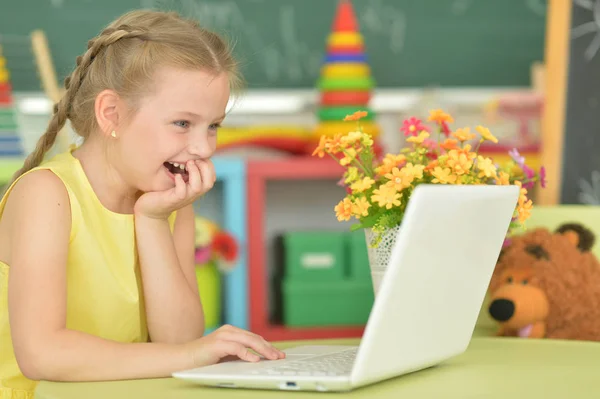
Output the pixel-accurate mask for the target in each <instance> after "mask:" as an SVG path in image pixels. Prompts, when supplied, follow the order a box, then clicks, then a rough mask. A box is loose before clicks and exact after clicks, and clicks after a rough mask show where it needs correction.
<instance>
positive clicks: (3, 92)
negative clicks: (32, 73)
mask: <svg viewBox="0 0 600 399" xmlns="http://www.w3.org/2000/svg"><path fill="white" fill-rule="evenodd" d="M18 130H19V129H18V125H17V118H16V114H15V108H14V102H13V98H12V86H11V84H10V72H9V70H8V66H7V62H6V58H4V56H3V53H2V46H0V156H22V155H23V153H24V151H23V145H22V141H21V137H20V136H19V132H18Z"/></svg>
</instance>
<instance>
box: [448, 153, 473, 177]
mask: <svg viewBox="0 0 600 399" xmlns="http://www.w3.org/2000/svg"><path fill="white" fill-rule="evenodd" d="M468 155H469V156H468ZM471 156H472V155H470V154H469V153H468V152H467V151H459V150H451V151H448V160H447V161H446V165H448V166H449V167H450V168H452V170H453V171H454V172H455V173H456V174H457V175H462V174H465V173H468V171H469V170H470V169H471V166H473V160H472V158H471Z"/></svg>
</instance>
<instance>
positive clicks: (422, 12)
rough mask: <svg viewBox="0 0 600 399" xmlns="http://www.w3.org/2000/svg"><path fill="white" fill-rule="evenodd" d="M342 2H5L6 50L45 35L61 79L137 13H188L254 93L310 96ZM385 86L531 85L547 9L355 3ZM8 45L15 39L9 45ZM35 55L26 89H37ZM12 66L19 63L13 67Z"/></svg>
mask: <svg viewBox="0 0 600 399" xmlns="http://www.w3.org/2000/svg"><path fill="white" fill-rule="evenodd" d="M336 4H337V1H336V0H103V1H98V0H0V7H1V8H0V35H2V36H1V37H0V41H1V40H2V37H4V38H5V39H7V38H8V41H9V42H11V40H10V39H11V38H12V39H14V40H12V42H11V43H9V45H7V46H6V47H7V53H9V54H7V55H8V57H10V51H9V50H10V49H11V48H12V49H13V52H14V51H16V50H15V49H14V47H15V46H16V44H15V43H17V40H16V38H18V37H24V36H25V35H27V34H28V33H29V32H30V31H32V30H34V29H38V28H39V29H43V30H45V31H46V34H47V36H48V41H49V44H50V50H51V53H52V57H53V59H54V61H55V64H56V69H57V73H58V75H59V77H61V78H62V77H64V76H65V75H66V74H67V73H69V71H70V70H71V68H72V67H73V65H74V62H75V58H76V56H77V55H79V54H80V53H81V52H82V51H83V50H84V49H85V45H86V43H87V41H88V39H90V38H91V37H93V36H94V35H96V34H97V33H98V32H99V31H100V30H101V29H102V27H103V26H104V25H106V24H107V23H108V22H110V21H111V20H112V19H113V18H115V17H116V16H118V15H119V14H121V13H123V12H125V11H128V10H130V9H133V8H157V9H166V10H175V11H179V12H181V13H183V14H185V15H186V16H190V17H193V18H196V19H198V20H200V21H201V22H202V23H203V24H205V25H206V26H209V27H211V28H213V29H215V30H217V31H219V32H221V33H226V34H227V35H228V36H229V37H231V39H232V40H233V41H235V43H236V47H235V51H236V54H237V55H238V57H239V58H240V59H241V61H242V63H243V72H244V75H245V78H246V80H247V81H248V84H249V87H250V88H299V87H302V88H310V87H314V85H315V82H316V80H317V78H318V75H319V67H320V65H321V62H322V59H323V56H324V53H325V42H326V38H327V35H328V34H329V32H330V28H331V24H332V21H333V17H334V14H335V8H336ZM353 5H354V8H355V11H356V14H357V16H358V20H359V23H360V29H361V32H362V34H363V35H364V40H365V44H366V48H367V56H368V58H369V63H370V65H371V67H372V72H373V77H374V79H375V81H376V83H377V86H379V87H419V86H431V85H435V86H445V87H449V86H522V85H529V83H530V82H529V73H530V67H531V64H532V63H533V62H535V61H541V60H543V53H544V35H545V22H546V0H354V1H353ZM5 41H6V40H5ZM11 45H12V47H11ZM26 56H27V54H26V53H24V52H23V51H21V52H20V53H19V56H16V55H15V56H14V57H12V58H13V59H14V60H16V61H14V60H13V62H12V65H13V69H15V71H14V73H13V76H14V79H13V82H14V85H15V87H16V89H18V90H37V89H38V88H39V83H38V82H37V81H36V79H35V74H34V73H32V71H31V67H30V65H31V63H32V59H30V61H27V60H26ZM9 64H10V59H9Z"/></svg>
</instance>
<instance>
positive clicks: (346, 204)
mask: <svg viewBox="0 0 600 399" xmlns="http://www.w3.org/2000/svg"><path fill="white" fill-rule="evenodd" d="M334 210H335V216H336V217H337V220H338V221H340V222H341V221H343V220H350V217H351V216H352V201H350V199H349V198H344V200H343V201H340V202H339V203H338V204H337V205H336V206H335V208H334Z"/></svg>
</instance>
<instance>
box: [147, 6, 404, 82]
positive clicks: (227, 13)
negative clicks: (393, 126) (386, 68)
mask: <svg viewBox="0 0 600 399" xmlns="http://www.w3.org/2000/svg"><path fill="white" fill-rule="evenodd" d="M248 1H254V2H255V3H257V4H259V3H261V2H263V1H264V0H248ZM140 5H141V7H142V8H156V9H162V10H175V11H179V12H181V13H182V14H184V15H186V16H188V17H191V18H194V19H197V20H198V21H200V22H201V23H202V24H203V25H204V26H207V27H209V28H212V29H217V30H220V31H225V32H239V29H240V27H243V32H241V33H238V34H242V35H243V37H244V40H245V42H246V44H247V45H248V47H249V48H248V49H244V50H246V51H247V52H248V53H249V54H250V59H251V60H252V61H251V62H255V63H256V62H258V63H261V64H262V67H263V68H262V69H263V70H264V72H265V75H266V77H267V79H268V80H269V81H271V82H275V81H278V80H280V79H290V80H291V81H300V80H302V79H303V78H304V77H305V76H307V75H308V76H313V77H315V78H316V74H317V73H318V70H319V67H320V65H321V62H322V57H323V53H324V47H325V37H324V38H323V48H314V46H313V47H312V48H311V47H310V46H309V45H308V43H306V42H305V41H303V40H302V39H301V37H300V35H299V34H298V26H299V24H300V22H301V21H297V18H296V17H295V7H294V6H293V5H285V4H283V5H281V6H280V7H279V8H278V10H277V11H278V17H277V19H276V22H275V23H276V24H277V25H278V29H279V35H277V36H278V39H279V40H275V38H274V37H273V35H269V37H264V36H263V35H261V32H260V29H259V26H258V25H257V23H254V22H252V21H251V20H250V19H249V18H246V17H245V16H244V15H243V13H242V10H241V9H240V8H239V6H238V5H237V2H236V1H233V0H220V1H216V0H211V1H202V0H140ZM357 18H358V19H359V23H360V24H361V28H362V29H364V30H365V31H369V32H370V33H371V34H372V35H376V36H381V37H382V39H384V40H385V41H386V42H388V44H389V48H390V51H391V52H392V53H394V54H398V53H401V52H402V50H403V48H404V42H405V35H406V30H407V18H406V16H405V14H404V12H403V11H402V10H400V9H398V8H397V7H394V6H389V5H386V4H384V3H383V2H382V1H381V0H371V1H369V2H368V3H367V6H366V7H365V8H364V9H363V10H362V12H361V13H359V14H358V15H357ZM233 39H234V42H235V37H234V38H233Z"/></svg>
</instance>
